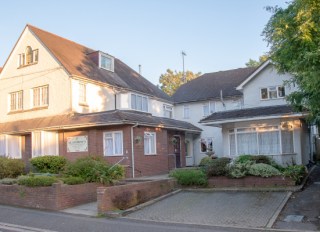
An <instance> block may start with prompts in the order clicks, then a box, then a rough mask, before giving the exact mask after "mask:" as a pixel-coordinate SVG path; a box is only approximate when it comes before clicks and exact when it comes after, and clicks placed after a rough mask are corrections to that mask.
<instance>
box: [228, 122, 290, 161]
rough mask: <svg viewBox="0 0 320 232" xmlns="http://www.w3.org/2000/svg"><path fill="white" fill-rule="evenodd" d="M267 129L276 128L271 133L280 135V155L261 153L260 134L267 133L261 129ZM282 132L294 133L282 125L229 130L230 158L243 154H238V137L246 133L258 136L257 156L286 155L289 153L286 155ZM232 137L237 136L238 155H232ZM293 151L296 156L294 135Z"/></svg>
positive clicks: (236, 151) (236, 148) (236, 150)
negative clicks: (274, 132)
mask: <svg viewBox="0 0 320 232" xmlns="http://www.w3.org/2000/svg"><path fill="white" fill-rule="evenodd" d="M266 127H273V128H276V129H274V130H270V131H276V132H278V133H279V152H280V153H279V154H262V153H260V150H261V149H260V146H259V133H263V132H265V131H259V129H263V128H266ZM245 130H246V131H245ZM282 131H291V132H292V133H293V127H292V128H290V129H284V128H282V127H281V125H266V126H258V127H239V128H234V129H230V130H229V134H228V144H229V156H239V155H242V154H239V152H238V144H237V141H238V139H237V135H238V134H245V133H255V134H256V136H257V154H256V155H267V156H268V155H270V156H272V155H285V154H289V153H284V152H283V148H282ZM230 135H235V153H236V154H231V142H230ZM292 150H293V154H295V146H294V134H293V135H292Z"/></svg>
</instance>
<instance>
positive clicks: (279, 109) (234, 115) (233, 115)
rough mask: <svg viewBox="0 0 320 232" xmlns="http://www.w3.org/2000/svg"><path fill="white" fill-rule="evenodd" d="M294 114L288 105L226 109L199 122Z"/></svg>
mask: <svg viewBox="0 0 320 232" xmlns="http://www.w3.org/2000/svg"><path fill="white" fill-rule="evenodd" d="M293 114H296V113H295V112H294V110H293V109H292V107H291V106H289V105H277V106H265V107H255V108H247V109H240V110H228V111H221V112H216V113H213V114H211V115H209V116H208V117H206V118H204V119H202V120H201V121H200V123H209V122H220V121H225V120H227V121H230V120H233V119H234V120H237V119H245V118H255V117H265V116H278V115H279V116H283V115H287V116H288V115H293Z"/></svg>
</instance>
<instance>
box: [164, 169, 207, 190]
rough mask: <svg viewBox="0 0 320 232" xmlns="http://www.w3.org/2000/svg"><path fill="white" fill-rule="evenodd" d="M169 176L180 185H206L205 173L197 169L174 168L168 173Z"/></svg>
mask: <svg viewBox="0 0 320 232" xmlns="http://www.w3.org/2000/svg"><path fill="white" fill-rule="evenodd" d="M170 176H171V177H174V178H175V179H176V180H177V181H178V184H180V185H185V186H190V185H195V186H206V185H207V184H208V180H207V177H206V174H205V173H204V172H202V171H201V170H197V169H180V170H174V171H172V172H171V173H170Z"/></svg>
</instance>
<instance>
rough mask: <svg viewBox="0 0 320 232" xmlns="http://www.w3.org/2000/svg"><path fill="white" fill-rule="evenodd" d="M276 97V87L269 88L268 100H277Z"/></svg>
mask: <svg viewBox="0 0 320 232" xmlns="http://www.w3.org/2000/svg"><path fill="white" fill-rule="evenodd" d="M277 97H278V95H277V89H276V87H269V98H270V99H274V98H277Z"/></svg>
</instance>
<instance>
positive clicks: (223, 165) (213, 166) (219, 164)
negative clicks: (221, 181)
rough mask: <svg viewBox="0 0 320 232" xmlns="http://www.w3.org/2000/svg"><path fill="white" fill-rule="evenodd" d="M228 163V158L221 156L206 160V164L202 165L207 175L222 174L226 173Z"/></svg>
mask: <svg viewBox="0 0 320 232" xmlns="http://www.w3.org/2000/svg"><path fill="white" fill-rule="evenodd" d="M229 163H230V158H227V157H221V158H217V159H213V160H211V161H210V162H208V164H207V165H205V166H204V169H205V172H206V174H207V176H208V177H211V176H224V175H226V174H227V165H228V164H229Z"/></svg>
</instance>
